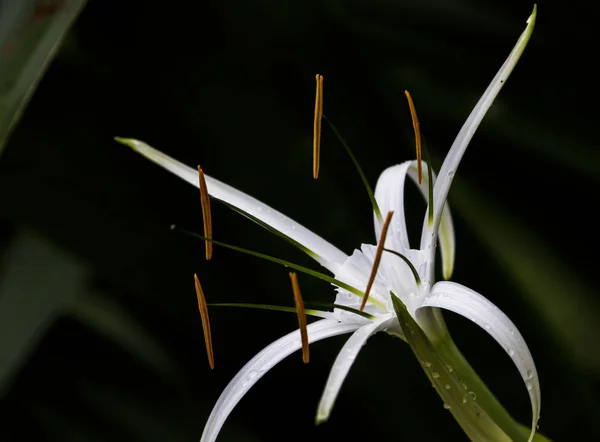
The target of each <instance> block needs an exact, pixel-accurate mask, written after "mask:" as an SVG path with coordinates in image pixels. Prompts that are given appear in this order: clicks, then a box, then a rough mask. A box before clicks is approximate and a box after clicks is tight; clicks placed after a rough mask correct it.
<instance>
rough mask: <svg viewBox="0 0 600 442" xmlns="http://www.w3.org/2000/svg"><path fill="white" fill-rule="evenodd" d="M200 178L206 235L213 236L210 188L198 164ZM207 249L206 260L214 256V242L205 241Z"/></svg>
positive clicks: (201, 203)
mask: <svg viewBox="0 0 600 442" xmlns="http://www.w3.org/2000/svg"><path fill="white" fill-rule="evenodd" d="M198 180H199V182H200V205H201V206H202V221H203V223H204V236H206V237H207V238H212V217H211V215H210V198H209V196H208V188H207V187H206V180H205V179H204V172H203V171H202V169H201V168H200V166H198ZM204 247H205V249H206V260H207V261H208V260H210V258H212V249H213V247H212V242H210V241H204Z"/></svg>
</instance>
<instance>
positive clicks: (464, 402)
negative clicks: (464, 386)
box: [462, 394, 468, 404]
mask: <svg viewBox="0 0 600 442" xmlns="http://www.w3.org/2000/svg"><path fill="white" fill-rule="evenodd" d="M467 399H468V398H467V395H466V394H465V397H464V398H463V399H462V403H463V404H466V403H467Z"/></svg>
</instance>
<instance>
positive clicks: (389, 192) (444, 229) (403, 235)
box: [373, 160, 456, 279]
mask: <svg viewBox="0 0 600 442" xmlns="http://www.w3.org/2000/svg"><path fill="white" fill-rule="evenodd" d="M407 174H408V176H409V177H410V178H411V179H412V180H413V181H414V182H415V184H416V185H417V187H418V188H419V190H420V191H421V194H422V195H423V198H425V201H426V202H427V203H429V176H428V175H427V164H426V163H424V164H423V177H422V178H423V179H422V180H421V184H419V180H418V172H417V161H416V160H413V161H406V162H404V163H402V164H398V165H396V166H392V167H389V168H387V169H386V170H384V171H383V173H382V174H381V176H380V177H379V179H378V180H377V186H376V187H375V198H376V199H377V204H378V205H379V208H380V209H381V213H382V214H383V215H385V214H387V213H388V212H389V211H394V217H393V218H392V223H391V225H390V230H389V232H388V237H389V238H391V244H390V243H388V244H387V247H389V248H392V249H393V250H395V251H397V252H400V253H403V254H405V251H406V250H408V249H410V244H409V240H408V234H407V231H406V220H405V209H404V182H405V178H406V175H407ZM433 177H434V182H435V173H434V174H433ZM425 219H426V220H427V214H425ZM373 220H374V222H375V235H376V238H377V239H379V236H380V235H381V228H382V226H383V222H382V221H381V220H379V219H378V218H377V216H376V215H375V214H374V215H373ZM439 241H440V251H441V255H442V269H443V274H444V278H445V279H449V278H450V276H451V275H452V271H453V269H454V255H455V249H456V244H455V240H454V225H453V223H452V216H451V214H450V208H449V207H448V206H447V204H446V205H445V206H444V210H443V212H442V219H441V222H440V227H439Z"/></svg>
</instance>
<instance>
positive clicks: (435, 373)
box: [431, 371, 440, 379]
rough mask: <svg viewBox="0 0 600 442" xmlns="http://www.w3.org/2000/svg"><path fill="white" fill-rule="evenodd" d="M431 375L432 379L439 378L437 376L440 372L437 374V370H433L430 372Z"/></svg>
mask: <svg viewBox="0 0 600 442" xmlns="http://www.w3.org/2000/svg"><path fill="white" fill-rule="evenodd" d="M431 377H432V378H433V379H437V378H439V377H440V374H439V373H438V372H437V371H434V372H433V373H431Z"/></svg>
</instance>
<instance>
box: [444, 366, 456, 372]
mask: <svg viewBox="0 0 600 442" xmlns="http://www.w3.org/2000/svg"><path fill="white" fill-rule="evenodd" d="M446 368H448V373H452V370H454V369H453V368H452V367H451V366H449V365H448V366H447V367H446Z"/></svg>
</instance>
